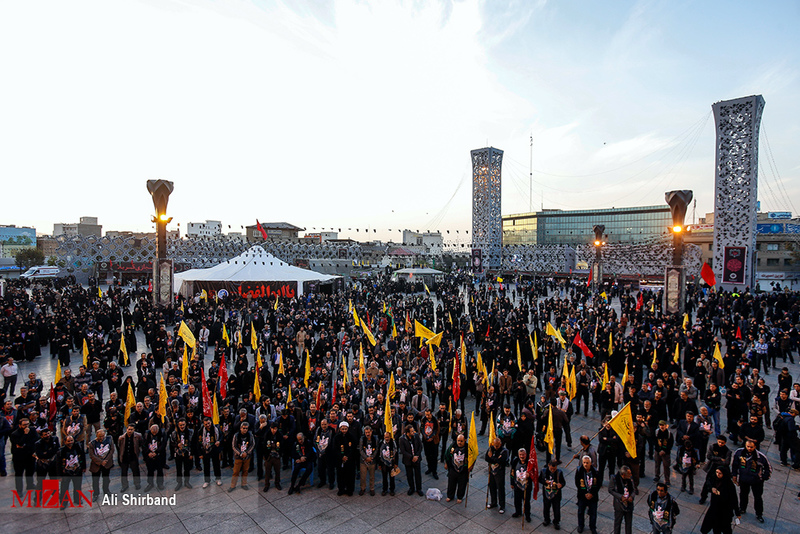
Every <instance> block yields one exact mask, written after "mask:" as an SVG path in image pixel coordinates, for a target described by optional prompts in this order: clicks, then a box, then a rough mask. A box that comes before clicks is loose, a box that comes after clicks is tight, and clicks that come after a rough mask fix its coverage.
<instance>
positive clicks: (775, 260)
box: [767, 258, 780, 267]
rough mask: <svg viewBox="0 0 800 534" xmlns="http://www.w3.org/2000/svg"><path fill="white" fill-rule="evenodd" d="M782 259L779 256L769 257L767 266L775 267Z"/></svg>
mask: <svg viewBox="0 0 800 534" xmlns="http://www.w3.org/2000/svg"><path fill="white" fill-rule="evenodd" d="M779 262H780V260H779V259H778V258H767V267H774V266H776V265H778V264H779Z"/></svg>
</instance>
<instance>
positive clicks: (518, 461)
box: [511, 449, 533, 523]
mask: <svg viewBox="0 0 800 534" xmlns="http://www.w3.org/2000/svg"><path fill="white" fill-rule="evenodd" d="M511 486H512V487H513V488H514V513H513V514H511V517H520V516H521V515H522V514H523V512H524V513H525V521H527V522H528V523H530V522H531V490H532V489H533V488H532V486H533V484H532V481H531V474H530V473H529V472H528V453H527V452H526V451H525V449H520V450H518V451H517V456H516V457H515V458H514V459H513V460H511Z"/></svg>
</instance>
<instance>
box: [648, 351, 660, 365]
mask: <svg viewBox="0 0 800 534" xmlns="http://www.w3.org/2000/svg"><path fill="white" fill-rule="evenodd" d="M656 360H658V351H656V349H655V347H653V361H652V362H650V367H655V366H656Z"/></svg>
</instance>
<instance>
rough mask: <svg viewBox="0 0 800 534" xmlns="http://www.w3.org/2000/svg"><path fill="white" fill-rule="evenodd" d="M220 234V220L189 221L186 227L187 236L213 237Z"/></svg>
mask: <svg viewBox="0 0 800 534" xmlns="http://www.w3.org/2000/svg"><path fill="white" fill-rule="evenodd" d="M221 234H222V221H206V222H203V223H193V222H190V223H189V224H188V225H187V228H186V235H188V236H189V237H214V236H218V235H221Z"/></svg>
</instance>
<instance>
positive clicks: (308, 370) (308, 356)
mask: <svg viewBox="0 0 800 534" xmlns="http://www.w3.org/2000/svg"><path fill="white" fill-rule="evenodd" d="M309 378H311V354H309V352H308V349H306V370H305V374H304V375H303V383H304V384H305V385H306V389H308V379H309Z"/></svg>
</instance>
